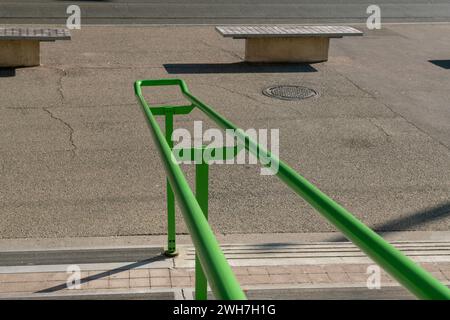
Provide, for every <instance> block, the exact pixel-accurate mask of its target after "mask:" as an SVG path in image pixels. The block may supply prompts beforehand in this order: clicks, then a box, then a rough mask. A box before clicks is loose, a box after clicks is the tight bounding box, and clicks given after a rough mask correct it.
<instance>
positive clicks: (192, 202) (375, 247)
mask: <svg viewBox="0 0 450 320" xmlns="http://www.w3.org/2000/svg"><path fill="white" fill-rule="evenodd" d="M160 85H178V86H179V87H180V89H181V92H182V93H183V95H184V96H185V98H186V99H188V100H189V101H190V102H191V106H192V107H196V108H198V109H199V110H201V111H203V113H205V114H206V115H207V116H208V117H209V118H210V119H212V120H213V121H214V122H215V123H216V124H218V125H219V126H220V127H222V128H223V129H232V130H235V133H236V136H237V138H238V140H239V141H238V143H240V144H242V145H243V146H244V147H245V149H246V150H248V151H249V152H251V153H252V154H253V155H255V156H256V157H257V158H258V159H259V160H261V159H263V160H270V162H272V163H277V164H278V171H277V172H276V175H277V176H278V177H279V178H280V179H281V180H282V181H283V182H284V183H286V184H287V185H288V186H289V187H290V188H291V189H292V190H293V191H294V192H295V193H297V194H298V195H299V196H300V197H302V198H303V199H304V200H305V201H306V202H308V203H309V204H310V205H311V206H312V207H313V208H315V209H316V210H317V211H318V212H319V213H321V214H322V215H323V217H325V218H326V219H327V220H328V221H329V222H331V223H332V224H333V225H334V226H335V227H336V228H337V229H338V230H340V231H341V232H342V233H343V234H344V235H345V236H346V237H347V238H348V239H349V240H350V241H352V242H353V243H354V244H355V245H356V246H358V247H359V248H360V249H361V250H362V251H363V252H364V253H366V254H367V255H368V256H369V257H370V258H371V259H372V260H373V261H374V262H376V263H377V264H378V265H379V266H380V267H382V268H383V269H384V270H386V271H387V272H388V273H389V274H390V275H391V276H393V277H394V278H395V279H396V280H397V281H398V282H399V283H400V284H402V285H403V286H404V287H405V288H406V289H408V290H409V291H410V292H411V293H413V294H414V295H416V296H417V297H418V298H421V299H436V300H437V299H439V300H450V289H449V288H447V287H446V286H445V285H444V284H442V283H440V282H439V281H438V280H437V279H436V278H434V277H433V276H432V275H431V274H430V273H429V272H427V271H425V270H424V269H423V268H421V267H420V266H418V265H417V264H416V263H415V262H414V261H413V260H411V259H410V258H408V257H407V256H405V255H404V254H403V253H402V252H401V251H400V250H398V249H396V248H395V247H394V246H393V245H391V244H390V243H388V242H387V241H385V240H384V239H383V238H382V237H380V236H379V235H378V234H376V233H375V232H374V231H373V230H371V229H370V228H369V227H367V226H366V225H365V224H363V223H362V222H361V221H359V220H358V219H357V218H356V217H354V216H353V215H352V214H351V213H350V212H348V211H347V210H346V209H345V208H343V207H342V206H341V205H339V204H338V203H336V202H335V201H333V200H332V199H331V198H329V197H328V196H327V195H326V194H324V193H323V192H322V191H320V190H319V189H318V188H317V187H316V186H314V185H313V184H312V183H310V182H309V181H308V180H307V179H305V178H304V177H303V176H301V175H300V174H298V173H297V172H296V171H295V170H293V169H292V168H291V167H289V166H288V165H287V164H286V163H284V162H283V161H281V160H280V159H278V157H276V156H274V155H272V154H270V153H269V152H267V150H264V149H263V148H261V147H260V146H259V145H258V144H257V143H256V142H255V141H253V140H252V139H251V138H250V137H249V136H248V135H246V134H245V133H244V132H243V131H242V130H241V129H238V128H237V127H236V126H235V125H234V124H233V123H231V122H230V121H228V120H227V119H225V118H224V117H223V116H222V115H220V114H219V113H218V112H216V111H214V110H213V109H212V108H211V107H209V106H208V105H206V104H204V103H203V102H201V101H200V100H199V99H197V98H196V97H194V96H193V95H192V94H191V93H190V92H189V90H188V88H187V86H186V84H185V82H184V81H183V80H181V79H161V80H139V81H136V82H135V93H136V96H137V97H138V100H139V102H140V104H141V106H142V108H143V110H144V113H145V115H146V117H147V120H148V123H149V126H150V129H151V132H152V134H153V137H154V139H155V142H156V145H157V147H158V148H159V150H160V154H161V157H162V159H163V163H164V165H165V168H166V173H167V175H168V178H169V180H170V184H171V186H172V188H173V190H174V193H175V196H176V198H177V200H178V201H179V203H180V207H181V209H182V212H183V215H184V218H185V220H186V224H187V226H188V228H189V231H190V234H191V237H192V240H193V242H194V246H195V248H196V251H197V252H198V258H199V260H200V263H201V266H202V268H203V270H204V271H205V274H206V276H207V278H208V281H209V282H210V283H211V288H212V290H213V292H214V294H215V295H216V296H218V297H219V298H221V299H245V294H244V293H243V292H242V290H241V289H240V286H239V284H238V283H237V281H236V278H235V276H234V274H233V272H232V271H231V268H230V266H229V265H228V263H227V262H226V259H225V256H224V255H223V253H222V251H221V250H220V247H219V245H218V243H217V240H216V239H215V237H214V235H213V233H212V231H211V228H210V226H209V224H208V222H207V220H206V217H205V216H204V214H203V211H202V209H201V208H200V205H199V202H198V201H197V200H196V199H195V197H194V196H193V194H192V191H191V190H190V188H189V185H188V183H187V181H186V178H185V177H184V175H183V173H182V172H181V169H180V168H179V166H178V165H177V164H176V163H174V162H173V161H172V160H173V154H172V150H171V149H170V147H169V146H168V144H167V142H166V141H165V139H164V136H163V135H162V133H161V131H160V129H159V126H158V124H157V122H156V120H155V118H154V116H153V114H152V111H151V110H150V107H149V106H148V104H147V102H146V101H145V99H144V98H143V96H142V91H141V86H160ZM160 108H161V107H158V108H157V109H158V110H159V109H160ZM175 110H176V109H175ZM230 281H231V282H230Z"/></svg>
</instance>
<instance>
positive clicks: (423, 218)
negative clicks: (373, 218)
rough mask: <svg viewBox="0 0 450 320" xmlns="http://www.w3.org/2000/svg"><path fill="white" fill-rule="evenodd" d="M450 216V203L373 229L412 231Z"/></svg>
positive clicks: (343, 239) (335, 240) (342, 239)
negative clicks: (419, 226) (414, 228)
mask: <svg viewBox="0 0 450 320" xmlns="http://www.w3.org/2000/svg"><path fill="white" fill-rule="evenodd" d="M449 216H450V202H447V203H444V204H441V205H438V206H436V207H433V208H431V209H428V210H424V211H419V212H416V213H413V214H411V215H408V216H406V217H401V218H398V219H393V220H390V221H387V222H385V223H383V224H380V225H377V226H375V227H374V228H373V230H375V231H412V228H413V227H415V226H418V225H421V224H424V223H427V222H430V221H436V220H442V219H444V218H446V217H449ZM327 241H333V242H340V241H348V240H347V238H346V237H344V236H340V237H333V238H332V239H329V240H327Z"/></svg>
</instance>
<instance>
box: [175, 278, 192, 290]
mask: <svg viewBox="0 0 450 320" xmlns="http://www.w3.org/2000/svg"><path fill="white" fill-rule="evenodd" d="M170 280H171V283H172V288H176V287H189V286H190V285H191V279H190V277H172V278H171V279H170Z"/></svg>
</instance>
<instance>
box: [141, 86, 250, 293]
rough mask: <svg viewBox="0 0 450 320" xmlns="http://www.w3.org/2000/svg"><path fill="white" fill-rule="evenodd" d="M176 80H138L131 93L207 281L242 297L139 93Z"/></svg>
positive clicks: (197, 205) (195, 201) (219, 290)
mask: <svg viewBox="0 0 450 320" xmlns="http://www.w3.org/2000/svg"><path fill="white" fill-rule="evenodd" d="M180 83H181V82H180V81H179V80H175V81H173V80H172V81H171V80H160V81H149V80H140V81H136V82H135V84H134V90H135V94H136V96H137V98H138V101H139V102H140V104H141V106H142V109H143V111H144V114H145V115H146V119H147V123H148V125H149V127H150V131H151V132H152V136H153V138H154V141H155V143H156V146H157V148H158V150H159V154H160V156H161V158H162V161H163V164H164V167H165V170H166V174H167V177H168V178H169V181H170V184H171V186H172V190H173V192H174V194H175V197H176V199H177V200H178V203H179V206H180V208H181V211H182V213H183V217H184V220H185V222H186V225H187V227H188V229H189V233H190V235H191V238H192V242H193V243H194V246H195V249H196V252H197V253H198V257H199V259H200V263H201V265H202V268H203V270H204V272H205V274H206V277H207V279H208V281H209V283H210V285H211V289H212V290H213V292H214V294H215V296H216V297H217V298H219V299H224V300H231V299H233V300H244V299H246V296H245V294H244V292H243V291H242V289H241V287H240V285H239V283H238V281H237V280H236V277H235V275H234V273H233V271H232V270H231V267H230V266H229V264H228V262H227V260H226V258H225V255H224V254H223V252H222V250H221V249H220V246H219V243H218V242H217V239H216V238H215V236H214V233H213V232H212V230H211V227H210V226H209V224H208V221H207V220H206V218H205V216H204V215H203V212H202V209H201V208H200V206H199V204H198V202H197V200H196V198H195V196H194V194H193V193H192V190H191V189H190V187H189V184H188V182H187V180H186V178H185V176H184V174H183V172H182V171H181V168H180V167H179V165H178V164H177V163H176V161H173V160H174V159H173V155H172V151H171V149H170V147H169V145H168V144H167V142H166V139H165V137H164V134H163V133H162V132H161V129H160V128H159V125H158V122H157V121H156V119H155V117H154V116H153V114H152V112H151V110H150V106H149V105H148V104H147V102H146V101H145V99H144V97H143V96H142V90H141V86H148V85H180Z"/></svg>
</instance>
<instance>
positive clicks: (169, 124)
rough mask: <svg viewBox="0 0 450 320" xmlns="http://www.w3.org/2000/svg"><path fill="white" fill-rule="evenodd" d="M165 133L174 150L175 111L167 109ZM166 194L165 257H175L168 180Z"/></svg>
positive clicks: (172, 202)
mask: <svg viewBox="0 0 450 320" xmlns="http://www.w3.org/2000/svg"><path fill="white" fill-rule="evenodd" d="M165 133H166V141H167V144H168V145H169V148H170V149H172V148H173V141H172V133H173V109H172V108H165ZM166 193H167V250H166V251H165V255H166V256H168V257H174V256H176V255H177V254H178V253H177V244H176V222H175V196H174V194H173V190H172V187H171V186H170V181H169V179H168V178H167V179H166Z"/></svg>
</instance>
